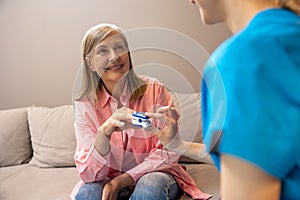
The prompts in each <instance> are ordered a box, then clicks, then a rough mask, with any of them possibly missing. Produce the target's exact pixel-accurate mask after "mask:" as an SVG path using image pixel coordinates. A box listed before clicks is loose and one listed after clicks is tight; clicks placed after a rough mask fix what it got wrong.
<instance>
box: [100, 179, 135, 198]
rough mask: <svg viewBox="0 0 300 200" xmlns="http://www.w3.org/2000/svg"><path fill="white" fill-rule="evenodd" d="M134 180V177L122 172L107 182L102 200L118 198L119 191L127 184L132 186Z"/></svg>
mask: <svg viewBox="0 0 300 200" xmlns="http://www.w3.org/2000/svg"><path fill="white" fill-rule="evenodd" d="M133 184H134V181H133V179H132V177H131V176H130V175H129V174H127V173H124V174H121V175H120V176H117V177H115V178H114V179H112V180H111V181H110V182H109V183H107V184H106V185H105V186H104V188H103V192H102V200H117V198H118V193H119V191H120V190H121V189H122V188H124V187H127V186H132V185H133Z"/></svg>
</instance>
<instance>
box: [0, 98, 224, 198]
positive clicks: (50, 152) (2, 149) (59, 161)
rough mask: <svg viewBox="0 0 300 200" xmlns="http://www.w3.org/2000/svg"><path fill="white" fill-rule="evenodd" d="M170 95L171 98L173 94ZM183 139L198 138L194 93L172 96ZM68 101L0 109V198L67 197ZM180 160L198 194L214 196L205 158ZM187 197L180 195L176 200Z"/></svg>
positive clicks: (215, 179) (214, 178)
mask: <svg viewBox="0 0 300 200" xmlns="http://www.w3.org/2000/svg"><path fill="white" fill-rule="evenodd" d="M175 97H176V98H175ZM174 98H175V99H176V106H177V107H178V109H179V110H180V112H181V121H180V127H181V128H180V131H181V135H182V137H183V138H184V139H186V140H194V141H198V142H201V131H200V130H201V128H200V124H199V121H201V120H200V119H199V116H200V115H199V108H200V106H199V94H197V93H194V94H175V95H174ZM73 123H74V122H73V107H72V105H65V106H59V107H55V108H47V107H37V106H31V107H26V108H16V109H9V110H1V111H0V199H1V200H16V199H22V200H41V199H42V200H67V199H69V194H70V192H71V191H72V189H73V187H74V185H75V184H76V183H77V182H78V180H79V176H78V175H77V172H76V168H75V164H74V160H73V155H74V151H75V146H76V141H75V136H74V130H73ZM180 162H181V163H182V164H183V165H185V166H186V167H187V171H188V172H189V174H190V175H191V176H192V177H193V178H194V180H195V182H196V184H197V186H198V187H199V188H200V189H201V190H202V191H204V192H206V193H210V194H213V195H214V196H213V198H211V199H213V200H216V199H219V198H220V197H219V174H218V171H217V169H216V168H215V166H214V165H212V163H211V160H210V159H209V158H204V159H203V162H195V161H193V160H191V159H189V158H185V157H182V158H181V160H180ZM184 199H185V200H186V199H191V198H190V197H188V196H184V195H183V196H182V197H181V200H184Z"/></svg>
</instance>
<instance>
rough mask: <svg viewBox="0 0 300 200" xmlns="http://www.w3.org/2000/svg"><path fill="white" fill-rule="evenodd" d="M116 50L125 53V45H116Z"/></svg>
mask: <svg viewBox="0 0 300 200" xmlns="http://www.w3.org/2000/svg"><path fill="white" fill-rule="evenodd" d="M114 49H115V51H124V50H126V47H125V46H124V45H116V46H115V48H114Z"/></svg>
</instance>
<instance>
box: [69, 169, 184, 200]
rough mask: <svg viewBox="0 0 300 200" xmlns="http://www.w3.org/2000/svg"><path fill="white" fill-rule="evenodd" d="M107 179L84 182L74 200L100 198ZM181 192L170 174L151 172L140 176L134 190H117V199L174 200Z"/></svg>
mask: <svg viewBox="0 0 300 200" xmlns="http://www.w3.org/2000/svg"><path fill="white" fill-rule="evenodd" d="M108 182H109V180H108V179H106V180H103V181H100V182H95V183H86V184H84V185H83V186H82V187H81V188H80V189H79V191H78V193H77V195H76V196H75V200H101V199H102V190H103V187H104V186H105V184H106V183H108ZM181 194H182V191H181V189H180V188H179V187H178V185H177V183H176V181H175V179H174V178H173V177H172V175H170V174H167V173H163V172H152V173H148V174H146V175H144V176H142V177H141V178H140V179H139V180H138V182H137V184H136V186H135V188H134V190H132V189H130V188H129V187H126V188H123V189H122V190H120V191H119V194H118V200H128V199H130V200H175V199H178V198H179V197H180V195H181Z"/></svg>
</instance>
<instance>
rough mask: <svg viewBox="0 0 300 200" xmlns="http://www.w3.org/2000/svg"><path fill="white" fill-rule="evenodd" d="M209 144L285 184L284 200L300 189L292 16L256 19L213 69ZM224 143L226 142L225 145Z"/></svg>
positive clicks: (206, 86)
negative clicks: (260, 169)
mask: <svg viewBox="0 0 300 200" xmlns="http://www.w3.org/2000/svg"><path fill="white" fill-rule="evenodd" d="M202 93H203V94H202V118H203V137H204V142H205V143H206V144H207V145H208V147H209V148H210V149H211V150H212V157H213V159H214V161H215V163H216V165H217V166H218V167H220V166H219V164H220V163H219V154H220V153H226V154H230V155H233V156H237V157H239V158H242V159H244V160H247V161H249V162H251V163H253V164H255V165H257V166H259V167H260V168H262V169H263V170H265V171H266V172H267V173H269V174H271V175H273V176H275V177H277V178H279V179H280V180H282V192H281V199H297V198H299V195H298V193H299V192H297V191H298V190H299V188H300V17H299V16H298V15H296V14H294V13H293V12H291V11H288V10H285V9H268V10H265V11H263V12H261V13H259V14H257V15H256V16H255V17H254V18H253V19H252V21H251V22H250V23H249V24H248V26H247V27H246V28H245V29H243V30H242V31H240V32H239V33H238V34H236V35H234V36H232V37H231V38H229V39H228V40H227V41H225V42H224V43H223V44H222V45H221V46H220V47H219V48H218V49H217V50H216V51H215V52H214V53H213V55H212V56H211V60H209V61H208V62H207V64H206V67H205V70H204V74H203V82H202ZM218 138H219V140H218Z"/></svg>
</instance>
